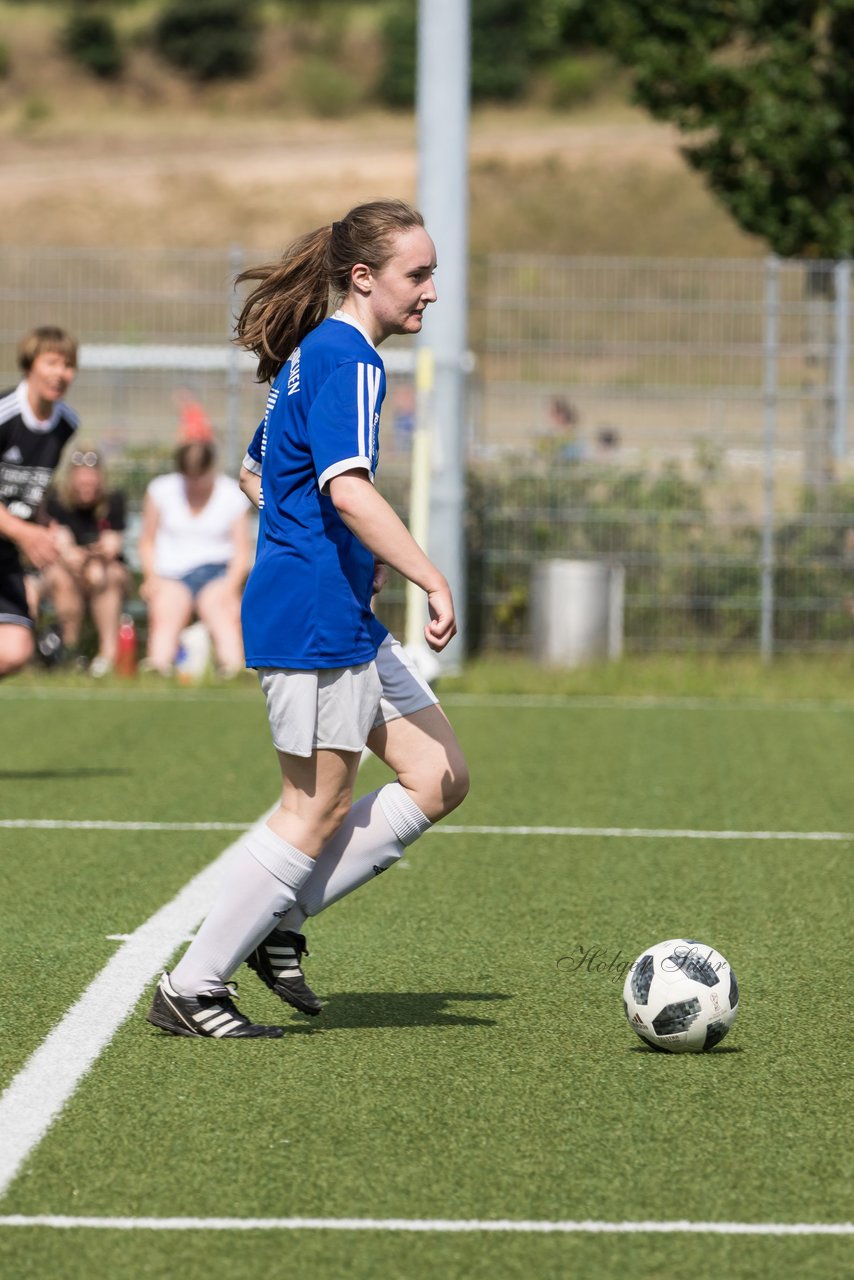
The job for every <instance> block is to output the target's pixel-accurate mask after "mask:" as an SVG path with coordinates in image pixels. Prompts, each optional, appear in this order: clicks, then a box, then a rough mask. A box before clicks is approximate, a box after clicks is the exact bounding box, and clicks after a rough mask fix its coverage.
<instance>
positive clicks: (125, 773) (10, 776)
mask: <svg viewBox="0 0 854 1280" xmlns="http://www.w3.org/2000/svg"><path fill="white" fill-rule="evenodd" d="M132 772H133V770H132V769H99V768H97V767H96V766H92V767H90V768H77V767H75V768H73V769H0V781H2V780H3V779H6V780H8V781H14V782H22V781H25V780H28V779H31V780H33V781H35V782H47V781H56V780H57V779H59V778H127V777H130V775H131V773H132Z"/></svg>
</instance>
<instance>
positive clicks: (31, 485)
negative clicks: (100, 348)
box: [0, 325, 78, 677]
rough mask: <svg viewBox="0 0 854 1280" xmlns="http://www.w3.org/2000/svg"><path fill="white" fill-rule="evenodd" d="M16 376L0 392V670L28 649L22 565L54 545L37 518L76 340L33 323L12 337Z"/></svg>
mask: <svg viewBox="0 0 854 1280" xmlns="http://www.w3.org/2000/svg"><path fill="white" fill-rule="evenodd" d="M18 367H19V369H20V370H21V372H22V374H23V377H22V379H21V381H20V382H19V383H18V385H17V386H16V387H12V388H11V390H9V391H5V392H2V393H0V677H2V676H8V675H11V674H12V673H13V672H15V671H19V670H20V669H21V667H24V666H26V664H27V663H28V662H29V661H30V659H31V658H32V656H33V652H34V650H35V626H34V622H33V618H32V609H33V607H34V595H33V593H30V592H28V590H27V582H26V571H27V568H28V567H32V568H33V569H35V570H36V571H37V572H41V571H42V570H44V569H46V568H47V566H48V565H50V564H52V563H53V562H54V561H55V560H56V558H57V556H58V554H59V547H58V544H57V540H56V534H55V531H54V530H53V529H50V528H46V527H45V526H44V525H43V524H41V523H40V522H39V521H40V512H41V509H42V503H43V500H44V496H45V493H46V491H47V488H48V485H49V484H50V481H51V477H52V476H53V473H54V471H55V469H56V467H57V465H58V463H59V459H60V456H61V454H62V450H63V449H64V447H65V445H66V444H67V443H68V441H69V440H70V439H71V437H72V436H73V434H74V432H75V431H76V430H77V425H78V419H77V415H76V413H74V412H73V410H71V409H69V407H68V405H67V404H65V402H64V396H65V394H66V392H67V391H68V389H69V387H70V386H71V384H72V382H73V381H74V377H75V374H76V373H77V343H76V342H75V341H74V339H73V338H72V337H71V336H70V335H69V334H67V333H66V332H65V330H64V329H60V328H58V327H57V326H56V325H42V326H40V327H39V328H37V329H32V330H31V331H30V332H29V333H27V334H25V336H24V337H23V338H22V339H21V341H20V343H19V344H18Z"/></svg>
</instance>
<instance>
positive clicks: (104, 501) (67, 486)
mask: <svg viewBox="0 0 854 1280" xmlns="http://www.w3.org/2000/svg"><path fill="white" fill-rule="evenodd" d="M75 458H85V459H86V461H85V462H75ZM90 458H94V459H95V461H94V462H90V461H89V459H90ZM83 469H86V470H91V471H97V472H98V478H99V479H100V481H101V492H100V494H99V495H98V497H97V498H96V499H95V501H94V503H93V504H92V508H91V509H92V511H93V512H94V513H95V517H96V519H99V520H100V519H101V518H102V517H103V516H105V515H106V514H107V512H108V511H109V509H110V496H109V494H108V493H107V473H106V471H105V470H104V460H103V458H102V457H101V455H100V454H99V453H98V451H97V449H95V448H94V447H93V446H92V445H88V446H83V445H80V447H79V448H77V449H75V450H74V452H73V453H72V454H71V455H70V456H69V458H68V466H67V467H66V468H65V471H64V472H63V475H62V478H61V480H60V481H59V483H58V485H57V486H56V491H57V494H58V496H59V500H60V502H61V503H62V505H63V506H64V507H68V508H69V510H72V511H73V510H75V509H76V508H78V507H79V506H80V500H79V498H78V497H77V494H76V492H75V490H74V485H73V483H72V477H73V475H74V473H75V472H76V471H80V470H83Z"/></svg>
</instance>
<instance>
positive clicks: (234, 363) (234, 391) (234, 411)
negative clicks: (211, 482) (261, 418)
mask: <svg viewBox="0 0 854 1280" xmlns="http://www.w3.org/2000/svg"><path fill="white" fill-rule="evenodd" d="M242 269H243V249H242V248H241V247H240V245H236V244H235V245H232V246H231V248H230V250H229V252H228V310H227V315H228V325H227V328H226V341H227V342H228V363H227V368H226V375H225V381H226V410H225V465H226V470H227V472H228V474H229V475H230V476H236V475H237V469H238V467H239V465H240V461H241V459H242V457H243V454H242V452H241V451H240V450H239V446H238V441H239V438H240V351H239V349H238V348H237V347H236V346H235V344H234V343H233V342H232V341H231V339H232V335H233V333H234V280H235V277H236V276H238V275H239V274H240V272H241V271H242Z"/></svg>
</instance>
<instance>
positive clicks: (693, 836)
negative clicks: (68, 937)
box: [0, 818, 854, 841]
mask: <svg viewBox="0 0 854 1280" xmlns="http://www.w3.org/2000/svg"><path fill="white" fill-rule="evenodd" d="M251 825H252V824H251V823H248V822H112V821H107V820H104V821H101V820H99V819H97V820H96V819H92V820H89V819H72V818H68V819H65V818H2V819H0V828H6V829H9V828H13V829H15V830H19V831H26V830H34V831H248V830H249V827H250V826H251ZM427 834H428V835H431V836H442V835H445V836H578V837H587V836H590V837H595V838H599V837H615V838H617V839H620V840H628V839H643V840H813V841H835V840H854V831H699V830H696V831H695V830H694V829H692V828H686V827H498V826H456V825H454V824H453V823H448V822H443V823H441V824H440V825H439V826H436V827H431V828H430V830H429V831H428V832H427Z"/></svg>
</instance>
